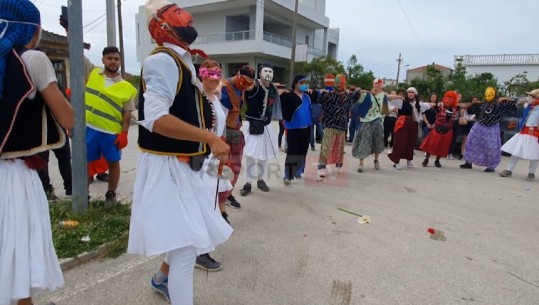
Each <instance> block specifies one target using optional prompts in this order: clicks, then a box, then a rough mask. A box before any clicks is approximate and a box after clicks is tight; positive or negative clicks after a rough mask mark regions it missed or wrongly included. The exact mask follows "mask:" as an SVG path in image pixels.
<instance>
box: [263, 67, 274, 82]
mask: <svg viewBox="0 0 539 305" xmlns="http://www.w3.org/2000/svg"><path fill="white" fill-rule="evenodd" d="M260 79H262V80H264V81H266V82H268V83H270V82H271V81H272V80H273V69H272V68H268V67H264V68H262V70H260Z"/></svg>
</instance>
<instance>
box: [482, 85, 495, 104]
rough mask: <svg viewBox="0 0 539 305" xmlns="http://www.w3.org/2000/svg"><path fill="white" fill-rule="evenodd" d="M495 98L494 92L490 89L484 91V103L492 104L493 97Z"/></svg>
mask: <svg viewBox="0 0 539 305" xmlns="http://www.w3.org/2000/svg"><path fill="white" fill-rule="evenodd" d="M495 96H496V90H494V88H492V87H488V88H487V90H485V101H486V102H489V103H490V102H492V101H493V100H494V97H495Z"/></svg>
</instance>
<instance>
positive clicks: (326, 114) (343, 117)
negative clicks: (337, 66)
mask: <svg viewBox="0 0 539 305" xmlns="http://www.w3.org/2000/svg"><path fill="white" fill-rule="evenodd" d="M360 94H361V93H360V92H359V91H356V92H353V93H347V92H346V77H345V76H344V74H338V75H337V76H335V84H334V85H333V91H322V93H321V94H320V95H319V96H318V102H319V103H320V104H322V113H323V114H322V117H323V123H324V136H323V137H322V145H321V147H320V156H319V157H318V170H317V178H316V180H317V181H321V180H322V178H324V177H325V176H326V174H327V172H326V166H327V165H328V164H335V166H336V170H337V172H338V173H340V172H342V166H343V154H344V142H345V140H346V128H347V125H348V114H349V112H350V107H352V106H353V105H354V104H355V103H356V102H357V100H358V99H359V96H360Z"/></svg>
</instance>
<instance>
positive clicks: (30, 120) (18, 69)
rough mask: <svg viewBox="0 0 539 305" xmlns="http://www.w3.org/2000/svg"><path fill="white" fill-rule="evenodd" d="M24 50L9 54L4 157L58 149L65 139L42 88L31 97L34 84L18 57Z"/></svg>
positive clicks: (1, 135) (1, 139) (2, 115)
mask: <svg viewBox="0 0 539 305" xmlns="http://www.w3.org/2000/svg"><path fill="white" fill-rule="evenodd" d="M22 52H24V50H21V52H16V51H15V50H12V51H11V52H10V53H9V54H8V57H7V65H6V74H5V75H6V76H5V77H4V90H3V96H2V98H1V99H0V158H1V159H11V158H20V157H27V156H32V155H35V154H37V153H40V152H43V151H46V150H49V149H56V148H59V147H62V146H63V145H64V143H65V140H66V138H65V133H64V132H63V131H62V129H61V127H60V125H58V123H57V122H56V120H55V119H54V118H53V116H52V114H51V111H50V109H49V107H47V105H46V104H45V102H44V99H43V97H42V96H41V94H40V93H39V91H38V92H37V93H36V96H35V98H34V99H33V100H30V99H28V95H29V94H30V93H31V92H32V91H33V89H35V87H34V85H33V83H32V80H31V79H30V76H29V75H28V72H27V70H26V66H25V64H24V62H23V60H22V58H21V57H20V56H19V54H22ZM18 53H19V54H18Z"/></svg>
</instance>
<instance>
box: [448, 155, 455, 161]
mask: <svg viewBox="0 0 539 305" xmlns="http://www.w3.org/2000/svg"><path fill="white" fill-rule="evenodd" d="M447 160H455V158H453V155H452V154H449V155H447Z"/></svg>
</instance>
